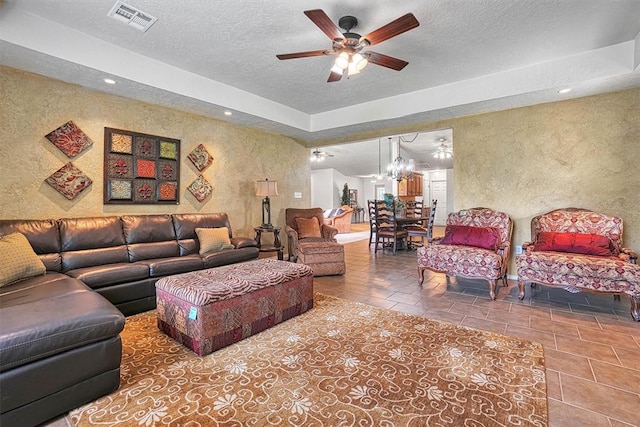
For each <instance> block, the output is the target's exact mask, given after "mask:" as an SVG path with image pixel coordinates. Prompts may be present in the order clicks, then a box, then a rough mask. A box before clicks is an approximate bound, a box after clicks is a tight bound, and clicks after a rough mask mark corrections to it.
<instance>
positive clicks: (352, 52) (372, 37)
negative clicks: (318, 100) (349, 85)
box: [276, 9, 420, 82]
mask: <svg viewBox="0 0 640 427" xmlns="http://www.w3.org/2000/svg"><path fill="white" fill-rule="evenodd" d="M304 14H305V15H307V17H308V18H309V19H311V21H313V23H314V24H316V25H317V26H318V28H320V30H322V32H323V33H325V34H326V35H327V36H328V37H329V38H330V39H331V40H332V41H333V45H332V47H331V49H325V50H312V51H307V52H297V53H286V54H280V55H276V57H277V58H278V59H281V60H283V59H295V58H308V57H312V56H322V55H338V57H337V58H336V60H335V63H334V66H333V67H332V68H331V72H330V73H329V78H328V79H327V82H337V81H339V80H340V79H342V77H343V76H344V75H345V74H347V75H348V76H351V75H354V74H358V73H359V72H360V71H362V70H363V69H364V67H366V66H367V64H368V63H369V62H370V63H372V64H376V65H380V66H383V67H386V68H390V69H392V70H396V71H400V70H402V69H403V68H404V67H406V66H407V65H408V64H409V63H408V62H407V61H403V60H402V59H398V58H393V57H391V56H387V55H383V54H381V53H377V52H373V51H370V50H365V48H368V47H369V46H373V45H376V44H378V43H382V42H383V41H385V40H388V39H390V38H392V37H395V36H397V35H399V34H402V33H404V32H406V31H409V30H412V29H414V28H416V27H417V26H419V25H420V23H419V22H418V20H417V19H416V17H415V16H413V14H412V13H407V14H406V15H403V16H401V17H400V18H398V19H396V20H394V21H391V22H389V23H388V24H386V25H383V26H382V27H380V28H378V29H377V30H374V31H372V32H370V33H369V34H367V35H365V36H361V35H360V34H356V33H352V32H351V29H353V28H355V27H356V26H357V25H358V20H357V19H356V17H354V16H343V17H342V18H340V19H339V20H338V25H339V26H340V28H343V29H344V30H345V32H344V33H343V32H342V31H340V28H338V27H337V26H336V25H335V24H334V23H333V21H331V19H330V18H329V17H328V16H327V14H326V13H325V12H324V11H323V10H321V9H314V10H305V11H304Z"/></svg>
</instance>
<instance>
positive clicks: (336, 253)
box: [298, 241, 346, 276]
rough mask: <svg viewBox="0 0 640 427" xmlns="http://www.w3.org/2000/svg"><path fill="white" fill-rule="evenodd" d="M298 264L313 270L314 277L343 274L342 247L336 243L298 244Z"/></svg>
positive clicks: (344, 269) (344, 267)
mask: <svg viewBox="0 0 640 427" xmlns="http://www.w3.org/2000/svg"><path fill="white" fill-rule="evenodd" d="M298 263H300V264H306V265H308V266H309V267H311V268H312V269H313V275H314V276H329V275H333V274H344V273H345V271H346V266H345V263H344V246H342V245H341V244H340V243H336V242H304V241H302V242H300V243H299V244H298Z"/></svg>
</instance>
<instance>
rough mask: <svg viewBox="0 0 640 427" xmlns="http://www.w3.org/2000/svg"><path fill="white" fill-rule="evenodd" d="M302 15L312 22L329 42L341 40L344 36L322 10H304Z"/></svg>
mask: <svg viewBox="0 0 640 427" xmlns="http://www.w3.org/2000/svg"><path fill="white" fill-rule="evenodd" d="M304 14H305V15H307V17H308V18H309V19H311V20H312V21H313V23H314V24H316V25H317V26H318V28H320V29H321V30H322V32H323V33H325V34H326V35H327V37H329V38H330V39H331V40H333V39H342V38H344V35H343V34H342V32H341V31H340V28H338V26H337V25H336V24H334V23H333V21H332V20H331V18H329V17H328V16H327V14H326V13H324V11H323V10H322V9H314V10H305V11H304Z"/></svg>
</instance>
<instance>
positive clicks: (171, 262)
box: [137, 255, 203, 277]
mask: <svg viewBox="0 0 640 427" xmlns="http://www.w3.org/2000/svg"><path fill="white" fill-rule="evenodd" d="M137 264H146V265H148V266H149V274H150V276H151V277H162V276H168V275H171V274H178V273H186V272H188V271H193V270H201V269H202V268H203V263H202V259H201V258H200V257H199V256H197V255H187V256H183V257H171V258H162V259H150V260H145V261H139V262H138V263H137Z"/></svg>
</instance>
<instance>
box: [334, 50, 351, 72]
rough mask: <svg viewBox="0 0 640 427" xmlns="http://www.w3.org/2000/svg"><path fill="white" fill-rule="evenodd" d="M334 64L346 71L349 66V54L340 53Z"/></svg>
mask: <svg viewBox="0 0 640 427" xmlns="http://www.w3.org/2000/svg"><path fill="white" fill-rule="evenodd" d="M335 64H336V66H338V67H340V68H341V69H343V70H344V69H346V68H347V67H348V66H349V54H348V53H347V52H341V53H340V55H338V57H337V58H336V62H335Z"/></svg>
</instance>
